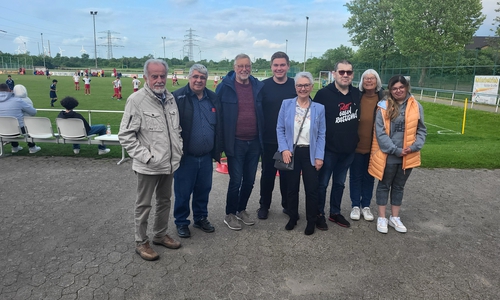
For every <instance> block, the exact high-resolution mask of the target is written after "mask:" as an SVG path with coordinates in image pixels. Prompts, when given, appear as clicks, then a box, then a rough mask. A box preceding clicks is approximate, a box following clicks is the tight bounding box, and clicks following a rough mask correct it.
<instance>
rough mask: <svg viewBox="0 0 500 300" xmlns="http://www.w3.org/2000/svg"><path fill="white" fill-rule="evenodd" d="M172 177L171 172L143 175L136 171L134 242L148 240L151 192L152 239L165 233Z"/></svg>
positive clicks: (161, 236) (156, 238) (141, 242)
mask: <svg viewBox="0 0 500 300" xmlns="http://www.w3.org/2000/svg"><path fill="white" fill-rule="evenodd" d="M173 179H174V175H173V174H169V175H167V174H162V175H145V174H140V173H137V200H136V202H135V241H136V243H140V244H144V243H147V242H149V238H148V235H147V229H148V218H149V212H150V211H151V200H152V199H153V193H154V194H155V195H156V211H155V216H154V225H153V233H154V236H153V240H156V241H159V240H161V239H162V238H163V237H164V236H165V235H166V234H167V227H168V218H169V215H170V205H171V200H170V198H171V196H172V181H173Z"/></svg>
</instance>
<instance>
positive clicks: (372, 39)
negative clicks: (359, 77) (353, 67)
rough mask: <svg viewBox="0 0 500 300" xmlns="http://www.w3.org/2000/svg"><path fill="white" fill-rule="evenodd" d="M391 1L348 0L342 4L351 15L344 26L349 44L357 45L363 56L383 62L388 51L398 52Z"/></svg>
mask: <svg viewBox="0 0 500 300" xmlns="http://www.w3.org/2000/svg"><path fill="white" fill-rule="evenodd" d="M394 2H395V1H393V0H351V1H350V2H349V3H346V4H345V6H346V7H347V9H348V10H349V12H350V13H351V17H349V19H348V20H347V22H346V23H345V24H344V27H345V28H347V31H348V33H349V35H350V36H351V42H352V44H353V45H354V46H359V49H360V50H361V51H362V53H363V55H364V59H366V60H382V61H385V60H386V59H387V57H388V56H389V55H390V54H392V53H394V52H396V51H397V48H396V46H395V43H394V32H393V28H394V27H393V21H394V18H393V7H394V6H395V3H394ZM400 2H402V1H400ZM402 5H406V4H402Z"/></svg>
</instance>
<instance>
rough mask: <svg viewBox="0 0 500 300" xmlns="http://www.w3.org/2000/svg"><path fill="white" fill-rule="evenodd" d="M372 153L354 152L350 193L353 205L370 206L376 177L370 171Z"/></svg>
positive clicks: (350, 176)
mask: <svg viewBox="0 0 500 300" xmlns="http://www.w3.org/2000/svg"><path fill="white" fill-rule="evenodd" d="M369 162H370V153H367V154H361V153H354V160H353V161H352V164H351V167H350V168H349V195H350V196H351V202H352V207H355V206H357V207H370V202H371V200H372V196H373V183H374V181H375V179H374V178H373V176H372V175H370V173H368V163H369Z"/></svg>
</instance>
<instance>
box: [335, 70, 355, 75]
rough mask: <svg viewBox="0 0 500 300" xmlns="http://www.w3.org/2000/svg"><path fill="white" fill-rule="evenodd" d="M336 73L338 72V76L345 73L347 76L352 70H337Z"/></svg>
mask: <svg viewBox="0 0 500 300" xmlns="http://www.w3.org/2000/svg"><path fill="white" fill-rule="evenodd" d="M337 73H339V74H340V76H344V75H345V74H347V76H351V75H352V73H353V72H352V70H349V71H345V70H338V71H337Z"/></svg>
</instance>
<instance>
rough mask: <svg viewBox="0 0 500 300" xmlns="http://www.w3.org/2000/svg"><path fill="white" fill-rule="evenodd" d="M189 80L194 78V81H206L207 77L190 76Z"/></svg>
mask: <svg viewBox="0 0 500 300" xmlns="http://www.w3.org/2000/svg"><path fill="white" fill-rule="evenodd" d="M191 78H194V79H196V80H198V79H199V80H207V77H205V76H200V75H193V76H191Z"/></svg>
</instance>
